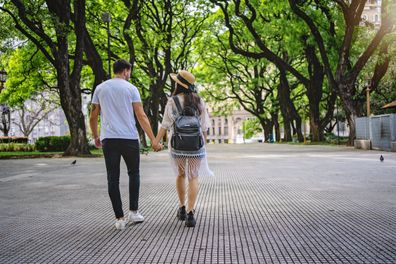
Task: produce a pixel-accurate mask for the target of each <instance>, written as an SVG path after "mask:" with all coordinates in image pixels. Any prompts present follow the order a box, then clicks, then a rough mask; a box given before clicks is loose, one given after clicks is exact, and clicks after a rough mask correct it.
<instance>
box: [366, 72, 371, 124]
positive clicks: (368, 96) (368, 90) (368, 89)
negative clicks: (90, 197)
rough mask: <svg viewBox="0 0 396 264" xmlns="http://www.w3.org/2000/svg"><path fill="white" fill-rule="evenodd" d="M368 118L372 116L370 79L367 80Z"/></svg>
mask: <svg viewBox="0 0 396 264" xmlns="http://www.w3.org/2000/svg"><path fill="white" fill-rule="evenodd" d="M366 99H367V117H369V116H370V115H371V109H370V79H366Z"/></svg>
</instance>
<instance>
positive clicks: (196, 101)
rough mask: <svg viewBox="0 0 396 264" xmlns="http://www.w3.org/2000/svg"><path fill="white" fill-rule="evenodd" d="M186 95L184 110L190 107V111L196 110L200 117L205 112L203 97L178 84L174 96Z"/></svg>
mask: <svg viewBox="0 0 396 264" xmlns="http://www.w3.org/2000/svg"><path fill="white" fill-rule="evenodd" d="M180 93H184V95H183V96H184V105H183V107H184V108H187V107H189V108H190V109H195V110H196V111H197V114H198V115H200V114H201V113H202V111H203V109H202V101H201V97H199V95H198V94H197V93H195V92H191V91H190V90H188V89H187V88H185V87H183V86H181V85H180V84H178V83H176V89H175V91H174V92H173V94H172V95H173V96H175V95H178V94H180Z"/></svg>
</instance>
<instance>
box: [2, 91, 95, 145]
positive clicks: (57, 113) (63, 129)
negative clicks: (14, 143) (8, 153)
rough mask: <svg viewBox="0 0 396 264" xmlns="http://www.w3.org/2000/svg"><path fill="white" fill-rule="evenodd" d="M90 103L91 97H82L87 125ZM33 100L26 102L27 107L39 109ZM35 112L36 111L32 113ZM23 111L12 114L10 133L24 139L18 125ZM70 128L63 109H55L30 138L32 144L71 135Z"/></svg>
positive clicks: (38, 125) (26, 117)
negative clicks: (40, 139)
mask: <svg viewBox="0 0 396 264" xmlns="http://www.w3.org/2000/svg"><path fill="white" fill-rule="evenodd" d="M89 102H90V95H85V94H83V95H82V111H83V114H84V116H85V119H86V122H85V123H86V124H88V104H89ZM34 104H35V103H34V102H33V101H31V100H28V101H26V102H25V105H27V106H29V107H30V108H32V109H34V108H35V107H36V108H37V109H38V106H37V105H36V106H35V105H34ZM32 112H34V110H33V111H32ZM20 113H21V110H14V111H12V112H11V126H10V131H9V133H8V135H9V136H12V137H14V136H15V137H23V133H22V131H21V130H20V128H19V126H18V124H20V123H21V120H20ZM28 118H29V116H28V114H27V115H25V119H28ZM69 134H70V133H69V126H68V124H67V120H66V116H65V114H64V112H63V110H62V108H61V107H58V108H56V109H54V110H53V111H51V112H49V113H48V115H47V116H46V117H45V118H44V119H43V120H41V121H40V122H39V123H38V124H37V125H36V126H35V128H34V129H33V131H32V133H30V135H29V137H28V141H29V142H30V143H34V142H35V141H36V140H37V139H38V138H40V137H47V136H65V135H69Z"/></svg>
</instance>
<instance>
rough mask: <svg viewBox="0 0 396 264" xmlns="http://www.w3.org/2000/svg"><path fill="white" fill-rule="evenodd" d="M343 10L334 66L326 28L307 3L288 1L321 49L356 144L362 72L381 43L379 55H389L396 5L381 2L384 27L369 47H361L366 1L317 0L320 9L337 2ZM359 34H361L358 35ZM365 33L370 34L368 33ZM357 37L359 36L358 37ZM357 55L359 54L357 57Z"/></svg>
mask: <svg viewBox="0 0 396 264" xmlns="http://www.w3.org/2000/svg"><path fill="white" fill-rule="evenodd" d="M333 2H335V3H336V6H337V7H338V8H339V10H341V12H342V15H343V20H344V21H343V22H344V25H343V27H341V28H340V30H341V31H342V32H341V33H340V35H341V39H342V41H341V43H340V45H338V47H337V49H336V50H335V51H336V54H337V59H336V65H335V66H334V65H333V64H332V63H331V60H330V54H334V53H335V51H334V50H333V48H334V47H333V46H330V47H329V46H327V45H326V43H325V40H324V39H325V38H324V35H326V34H327V31H325V32H323V30H322V29H323V26H322V25H321V24H319V23H318V22H317V21H316V19H315V17H314V16H312V15H311V14H312V12H311V11H312V8H311V7H310V6H309V5H308V4H307V3H304V2H301V1H297V0H289V3H290V6H291V8H292V10H293V12H294V13H295V14H296V15H297V16H298V17H299V18H301V19H302V20H303V21H304V22H305V23H306V25H307V27H308V28H309V30H310V32H311V34H312V36H313V38H314V40H315V42H316V44H317V46H318V48H319V51H320V57H321V60H322V62H323V64H324V69H325V72H326V76H327V78H328V80H329V83H330V85H331V87H332V88H333V89H334V90H335V91H336V92H337V94H338V95H339V96H340V98H341V101H342V103H343V106H344V109H345V111H346V114H347V119H348V123H349V128H350V137H349V139H350V144H353V139H354V137H355V133H356V126H355V119H356V117H359V116H361V115H362V109H363V108H362V105H363V103H362V97H361V91H359V77H360V79H364V77H363V78H362V77H361V76H359V75H360V74H361V72H362V70H363V69H364V68H365V67H366V66H367V64H368V62H369V60H370V59H371V58H373V57H374V55H375V51H376V50H377V48H378V47H379V46H381V43H382V45H383V48H382V49H381V50H380V53H387V47H386V46H387V44H386V43H384V42H383V41H384V39H385V36H387V35H389V34H391V33H392V32H394V30H395V17H394V14H395V11H396V3H394V1H390V0H384V1H382V6H381V16H382V21H381V26H380V27H379V28H378V30H376V32H375V34H374V37H372V39H371V40H370V41H368V42H367V44H366V45H365V46H364V47H362V45H361V43H360V42H359V40H360V38H359V37H360V36H361V35H360V34H359V33H360V32H361V31H362V30H361V29H362V27H361V22H362V18H361V17H362V12H363V10H364V7H365V4H366V1H365V0H352V1H344V0H336V1H315V4H316V6H317V7H319V8H326V7H327V9H328V10H329V7H334V3H333ZM325 17H326V18H327V20H328V24H330V25H334V23H335V20H334V17H332V16H331V15H327V16H325ZM359 31H360V32H359ZM364 33H365V34H367V33H368V32H367V31H365V32H364ZM357 35H358V37H357ZM356 54H357V55H356ZM387 65H388V63H387V60H386V59H385V60H383V61H378V62H377V66H376V67H375V70H374V73H373V74H372V77H371V83H372V87H373V88H376V87H377V85H376V84H378V82H379V80H380V79H381V78H382V77H383V75H384V74H385V72H386V69H387V67H388V66H387Z"/></svg>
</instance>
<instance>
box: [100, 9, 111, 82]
mask: <svg viewBox="0 0 396 264" xmlns="http://www.w3.org/2000/svg"><path fill="white" fill-rule="evenodd" d="M102 20H103V22H105V23H106V25H107V60H108V79H110V78H111V65H110V64H111V62H110V21H111V15H110V13H109V12H105V13H103V15H102Z"/></svg>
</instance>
